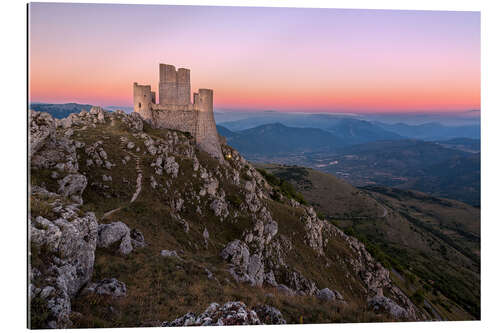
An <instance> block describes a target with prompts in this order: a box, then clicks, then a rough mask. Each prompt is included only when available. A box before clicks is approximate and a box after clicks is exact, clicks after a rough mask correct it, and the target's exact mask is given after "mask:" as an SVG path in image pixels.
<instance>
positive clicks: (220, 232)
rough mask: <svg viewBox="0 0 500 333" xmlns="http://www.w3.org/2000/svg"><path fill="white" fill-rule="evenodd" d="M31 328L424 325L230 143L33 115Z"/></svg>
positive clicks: (101, 120)
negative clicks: (216, 149) (208, 148)
mask: <svg viewBox="0 0 500 333" xmlns="http://www.w3.org/2000/svg"><path fill="white" fill-rule="evenodd" d="M29 122H30V124H29V126H30V133H29V135H30V138H29V139H30V147H29V153H30V163H31V165H30V170H31V181H30V184H31V186H30V214H29V221H28V224H29V237H30V244H31V248H30V253H29V259H30V271H29V300H30V310H31V311H30V321H31V327H33V328H44V327H45V328H64V327H123V326H185V325H236V324H284V323H319V322H359V321H395V320H425V319H427V318H426V317H425V313H423V312H421V311H420V310H419V309H418V308H417V307H416V306H415V305H414V304H413V303H412V302H411V301H410V299H409V298H408V297H407V296H406V295H405V294H404V293H403V292H402V291H401V290H400V289H399V288H398V287H397V286H396V285H395V284H393V282H392V280H391V278H390V274H389V271H388V270H387V269H386V268H384V267H383V266H382V265H381V264H380V263H379V262H377V261H376V260H375V259H374V258H373V257H372V256H371V255H370V253H369V252H368V251H367V250H366V248H365V246H364V245H363V244H362V243H361V242H359V241H358V240H357V239H356V238H353V237H351V236H348V235H346V234H345V233H344V232H342V231H341V230H340V229H339V228H337V227H336V226H334V225H333V224H331V223H330V222H328V221H326V220H323V219H321V218H319V217H318V215H317V214H316V212H315V210H314V209H313V208H312V207H310V206H307V205H305V204H304V203H300V202H299V201H301V200H300V198H298V197H294V196H293V195H290V193H288V192H284V191H283V190H282V189H280V188H277V187H276V186H273V185H272V184H269V183H268V182H266V180H265V179H264V178H263V177H262V175H261V174H260V173H259V172H258V171H257V170H256V169H254V168H253V167H252V165H250V164H249V163H248V162H247V161H246V160H245V159H244V158H243V157H242V156H240V154H239V153H238V152H237V151H236V150H234V149H232V148H231V147H230V146H227V145H225V144H223V145H222V147H221V148H222V152H223V155H224V156H225V159H224V160H222V161H219V160H217V159H214V158H212V157H211V156H209V155H208V154H207V153H205V152H203V151H201V150H199V149H198V148H197V146H196V143H195V140H194V138H192V137H191V136H190V135H189V134H188V133H183V132H179V131H174V130H165V129H161V130H160V129H156V128H152V127H151V125H150V124H149V123H148V122H146V121H143V119H142V118H141V116H140V115H139V114H137V113H132V114H130V115H127V114H125V113H124V112H121V111H116V112H105V111H104V110H102V109H101V108H99V107H93V108H92V109H91V110H90V111H89V112H87V111H82V112H81V113H79V114H71V115H70V116H69V117H67V118H64V119H54V118H52V117H51V116H50V115H49V114H47V113H43V112H42V113H40V112H35V111H30V114H29Z"/></svg>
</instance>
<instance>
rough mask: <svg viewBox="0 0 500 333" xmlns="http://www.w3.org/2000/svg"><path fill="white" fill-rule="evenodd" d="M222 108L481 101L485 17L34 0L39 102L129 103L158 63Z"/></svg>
mask: <svg viewBox="0 0 500 333" xmlns="http://www.w3.org/2000/svg"><path fill="white" fill-rule="evenodd" d="M160 62H163V63H167V64H173V65H175V66H177V67H187V68H190V69H191V83H192V90H193V91H194V90H196V89H198V88H211V89H213V90H214V103H215V107H216V108H225V109H256V110H258V109H273V110H279V111H306V112H324V111H349V112H356V111H363V112H367V111H368V112H369V111H372V112H415V111H426V112H428V111H440V112H443V111H449V112H453V111H464V110H470V109H479V108H480V15H479V13H478V12H436V11H382V10H335V9H292V8H242V7H194V6H145V5H135V6H134V5H96V4H49V3H46V4H39V3H35V4H31V8H30V98H31V101H32V102H48V103H62V102H79V103H87V104H95V105H102V106H108V105H119V106H129V105H132V84H133V82H138V83H140V84H151V86H152V88H153V90H154V91H157V90H158V88H157V87H158V64H159V63H160Z"/></svg>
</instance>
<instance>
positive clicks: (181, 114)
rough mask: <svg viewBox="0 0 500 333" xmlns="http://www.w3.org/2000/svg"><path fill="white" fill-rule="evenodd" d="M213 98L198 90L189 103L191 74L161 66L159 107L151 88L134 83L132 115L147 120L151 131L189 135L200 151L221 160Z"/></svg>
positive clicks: (210, 93) (209, 93) (211, 93)
mask: <svg viewBox="0 0 500 333" xmlns="http://www.w3.org/2000/svg"><path fill="white" fill-rule="evenodd" d="M213 94H214V93H213V90H211V89H199V90H198V92H196V93H194V94H193V102H191V78H190V70H189V69H186V68H179V69H177V70H176V69H175V66H172V65H165V64H160V83H159V87H158V104H156V94H155V92H154V91H151V86H150V85H139V84H137V83H136V82H134V112H137V113H139V114H140V115H141V116H142V118H144V119H146V120H149V121H150V122H151V124H152V125H153V127H158V128H168V129H174V130H179V131H183V132H189V133H190V134H191V135H192V136H193V137H194V138H195V140H196V143H197V144H198V146H199V147H200V148H201V149H203V150H204V151H206V152H208V153H209V154H210V155H212V156H214V157H216V158H219V159H222V152H221V147H220V142H219V135H218V133H217V128H216V127H215V120H214V109H213Z"/></svg>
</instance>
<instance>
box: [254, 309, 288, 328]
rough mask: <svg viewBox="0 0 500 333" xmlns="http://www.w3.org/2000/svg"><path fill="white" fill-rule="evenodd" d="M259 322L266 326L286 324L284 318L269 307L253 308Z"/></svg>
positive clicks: (279, 312)
mask: <svg viewBox="0 0 500 333" xmlns="http://www.w3.org/2000/svg"><path fill="white" fill-rule="evenodd" d="M253 310H254V311H255V313H256V314H257V317H259V319H260V322H261V323H263V324H267V325H283V324H286V320H285V318H283V315H282V314H281V311H280V310H278V309H276V308H275V307H272V306H269V305H259V306H256V307H254V308H253Z"/></svg>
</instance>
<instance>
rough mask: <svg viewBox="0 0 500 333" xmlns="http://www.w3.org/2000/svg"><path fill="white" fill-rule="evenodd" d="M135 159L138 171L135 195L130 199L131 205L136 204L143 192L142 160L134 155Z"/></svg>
mask: <svg viewBox="0 0 500 333" xmlns="http://www.w3.org/2000/svg"><path fill="white" fill-rule="evenodd" d="M132 155H133V156H134V158H135V170H136V171H137V181H136V185H135V193H134V195H133V196H132V199H130V203H132V202H134V201H135V200H136V199H137V197H138V196H139V194H140V193H141V190H142V168H141V159H140V157H139V156H137V155H135V154H132Z"/></svg>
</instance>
